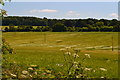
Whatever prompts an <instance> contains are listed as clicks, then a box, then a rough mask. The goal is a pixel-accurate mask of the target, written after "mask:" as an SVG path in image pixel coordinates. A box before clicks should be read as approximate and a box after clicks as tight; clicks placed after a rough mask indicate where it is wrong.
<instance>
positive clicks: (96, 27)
mask: <svg viewBox="0 0 120 80" xmlns="http://www.w3.org/2000/svg"><path fill="white" fill-rule="evenodd" d="M2 24H3V26H9V25H10V24H13V25H14V26H28V25H29V26H46V28H45V30H42V31H55V32H61V30H60V31H59V30H57V29H58V28H60V29H62V28H61V27H58V28H56V29H55V25H56V24H59V25H60V24H62V25H64V26H65V27H66V29H65V28H64V29H65V30H63V31H70V32H76V31H77V32H79V31H87V32H88V31H105V32H106V31H115V32H118V31H119V29H118V28H119V26H120V21H118V20H116V19H113V20H106V19H100V20H97V19H93V18H88V19H73V20H72V19H47V18H37V17H19V16H8V17H5V18H4V19H3V22H2ZM116 26H118V27H116ZM114 28H115V30H114ZM37 29H38V28H37ZM39 29H40V28H39ZM54 29H55V30H54ZM34 31H41V30H34Z"/></svg>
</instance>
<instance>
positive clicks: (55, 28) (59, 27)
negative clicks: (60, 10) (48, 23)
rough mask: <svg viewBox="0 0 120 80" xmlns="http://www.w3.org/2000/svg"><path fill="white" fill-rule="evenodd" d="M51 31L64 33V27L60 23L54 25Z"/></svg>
mask: <svg viewBox="0 0 120 80" xmlns="http://www.w3.org/2000/svg"><path fill="white" fill-rule="evenodd" d="M53 31H54V32H63V31H66V27H65V25H64V24H62V23H56V24H55V25H54V26H53Z"/></svg>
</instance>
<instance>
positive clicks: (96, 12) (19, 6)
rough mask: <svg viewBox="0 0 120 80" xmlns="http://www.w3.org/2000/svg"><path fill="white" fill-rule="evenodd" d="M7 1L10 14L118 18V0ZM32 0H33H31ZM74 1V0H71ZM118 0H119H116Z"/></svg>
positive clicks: (60, 17)
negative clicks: (91, 0)
mask: <svg viewBox="0 0 120 80" xmlns="http://www.w3.org/2000/svg"><path fill="white" fill-rule="evenodd" d="M24 1H26V2H22V0H21V2H15V1H14V0H13V1H12V2H6V3H5V6H3V9H5V10H6V11H7V12H8V16H35V17H40V18H43V17H47V18H52V19H53V18H57V19H63V18H64V19H80V18H82V19H86V18H97V19H103V18H104V19H117V18H118V2H113V1H112V0H111V2H27V0H24ZM31 1H32V0H31ZM36 1H37V0H36ZM71 1H72V0H71ZM109 1H110V0H109ZM116 1H117V0H116Z"/></svg>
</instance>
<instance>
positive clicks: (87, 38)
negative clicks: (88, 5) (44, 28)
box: [3, 32, 118, 78]
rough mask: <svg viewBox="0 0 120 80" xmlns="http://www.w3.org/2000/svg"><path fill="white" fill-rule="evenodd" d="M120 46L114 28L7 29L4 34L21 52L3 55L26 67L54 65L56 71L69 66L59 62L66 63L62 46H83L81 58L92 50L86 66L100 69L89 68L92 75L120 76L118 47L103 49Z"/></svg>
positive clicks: (16, 49)
mask: <svg viewBox="0 0 120 80" xmlns="http://www.w3.org/2000/svg"><path fill="white" fill-rule="evenodd" d="M112 35H113V44H114V47H117V46H118V33H116V32H114V33H112V32H6V33H3V38H5V39H6V40H7V42H8V43H9V44H10V45H11V47H12V48H14V50H15V52H16V53H17V54H12V55H11V54H8V55H3V56H6V57H8V60H9V61H11V62H14V61H15V62H16V63H18V64H19V65H21V66H22V68H23V69H26V68H27V66H29V65H31V64H36V65H39V66H40V67H48V68H53V69H54V70H55V71H56V72H59V71H64V70H65V68H62V67H59V66H57V65H56V64H63V63H64V58H63V53H62V52H61V51H60V49H61V48H63V47H67V46H75V47H77V48H81V52H80V53H79V55H80V58H79V59H78V60H79V61H81V59H82V58H83V57H84V54H90V55H91V58H90V59H86V60H85V62H84V63H83V64H84V66H86V67H90V68H93V69H95V70H96V72H92V73H91V72H87V74H88V75H89V76H91V77H101V76H103V77H110V78H116V77H118V54H117V53H118V51H117V49H114V51H111V48H109V49H103V48H104V47H105V46H108V47H109V46H112V38H111V36H112ZM95 46H100V48H98V49H96V48H95V49H89V50H87V47H95ZM102 67H103V68H105V69H107V71H105V72H104V71H100V70H99V68H102Z"/></svg>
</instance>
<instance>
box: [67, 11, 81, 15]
mask: <svg viewBox="0 0 120 80" xmlns="http://www.w3.org/2000/svg"><path fill="white" fill-rule="evenodd" d="M67 15H68V16H80V14H79V13H77V12H75V11H68V12H67Z"/></svg>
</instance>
